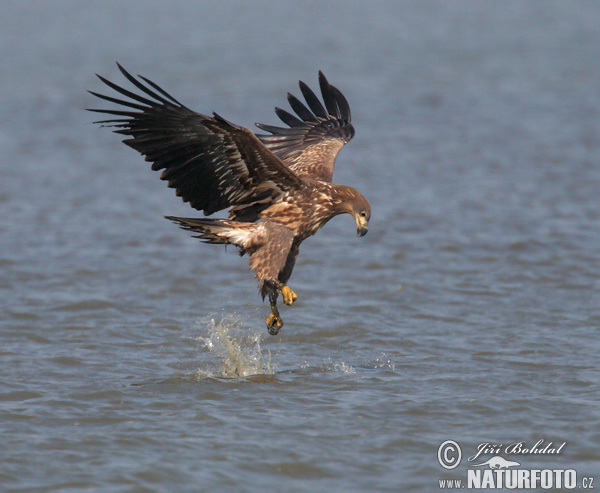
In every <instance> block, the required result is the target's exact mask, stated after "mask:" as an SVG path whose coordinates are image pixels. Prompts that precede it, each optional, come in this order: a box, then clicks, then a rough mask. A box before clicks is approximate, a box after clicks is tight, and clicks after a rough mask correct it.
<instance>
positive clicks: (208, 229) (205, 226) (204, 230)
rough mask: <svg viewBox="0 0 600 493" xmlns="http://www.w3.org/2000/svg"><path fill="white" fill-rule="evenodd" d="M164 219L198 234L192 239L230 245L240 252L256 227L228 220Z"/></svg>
mask: <svg viewBox="0 0 600 493" xmlns="http://www.w3.org/2000/svg"><path fill="white" fill-rule="evenodd" d="M165 217H166V218H167V219H169V220H171V221H173V222H174V223H177V224H179V227H181V228H183V229H186V230H188V231H194V232H196V233H200V234H198V235H195V236H194V237H195V238H200V239H201V240H204V242H205V243H220V244H223V245H228V244H232V245H236V246H238V247H240V248H241V249H242V252H243V251H244V250H245V249H246V247H247V246H248V242H249V241H250V237H251V235H252V233H254V231H255V230H256V226H257V225H256V224H255V223H246V222H239V221H230V220H228V219H200V218H194V217H173V216H165Z"/></svg>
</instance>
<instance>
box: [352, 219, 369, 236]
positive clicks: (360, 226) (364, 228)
mask: <svg viewBox="0 0 600 493" xmlns="http://www.w3.org/2000/svg"><path fill="white" fill-rule="evenodd" d="M355 219H356V235H357V236H365V235H366V234H367V232H368V231H369V221H367V218H366V217H362V216H358V215H357V216H355Z"/></svg>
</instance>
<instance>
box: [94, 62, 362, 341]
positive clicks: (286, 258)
mask: <svg viewBox="0 0 600 493" xmlns="http://www.w3.org/2000/svg"><path fill="white" fill-rule="evenodd" d="M117 66H118V68H119V70H120V71H121V73H122V74H123V76H124V77H125V78H126V79H127V80H128V81H129V82H130V83H131V84H132V85H133V86H134V87H135V88H136V89H137V90H136V91H134V90H129V89H125V88H124V87H121V86H119V85H117V84H115V83H113V82H111V81H109V80H108V79H106V78H104V77H102V76H101V75H98V74H96V75H97V76H98V78H99V79H100V80H101V81H102V82H103V83H104V84H106V85H107V86H108V87H109V88H111V89H112V90H114V91H116V92H117V93H119V94H120V95H121V96H125V98H127V100H125V99H120V98H117V97H113V96H108V95H105V94H100V93H97V92H94V91H89V92H90V93H91V94H93V95H94V96H96V97H98V98H101V99H102V100H105V101H109V102H111V103H115V104H117V105H120V106H119V107H118V108H117V109H97V108H93V109H91V108H90V109H89V111H94V112H98V113H104V114H108V115H111V117H110V119H108V120H100V121H96V122H94V123H97V124H100V125H101V126H106V127H112V128H114V129H115V130H113V131H114V132H115V133H117V134H122V135H126V136H127V137H128V138H127V139H125V140H123V142H124V143H125V144H127V145H128V146H129V147H132V148H133V149H135V150H136V151H138V152H140V153H141V154H142V155H143V156H145V160H146V161H148V162H150V163H152V169H153V170H157V171H158V170H162V174H161V175H160V178H161V179H162V180H165V181H166V182H167V184H168V186H169V187H170V188H174V189H175V192H176V194H177V195H178V196H179V197H181V198H182V200H183V201H184V202H189V204H190V205H191V207H193V208H194V209H197V210H198V211H202V212H203V213H204V216H210V215H211V214H213V213H215V212H218V211H221V210H223V209H228V212H229V217H228V219H216V218H207V217H203V218H199V217H196V218H190V217H172V216H166V218H167V219H169V220H171V221H173V222H175V223H176V224H178V225H179V226H180V227H181V228H183V229H186V230H189V231H192V232H194V233H197V235H195V237H196V238H200V239H201V240H204V242H206V243H216V244H225V245H227V244H231V245H235V246H236V247H237V248H239V253H240V255H244V254H247V255H248V256H249V259H250V270H254V271H255V273H256V275H255V277H256V279H257V280H258V282H259V290H260V293H261V295H262V298H263V300H264V299H265V297H266V296H268V297H269V302H270V306H271V313H270V315H269V316H268V318H267V319H266V324H267V329H268V331H269V333H270V334H271V335H275V334H277V333H278V332H279V330H280V329H281V327H282V326H283V320H282V318H281V315H280V314H279V310H278V308H277V299H278V296H279V295H280V294H281V296H282V298H283V302H284V303H285V304H287V305H292V304H293V303H294V302H295V301H296V300H297V298H298V296H297V295H296V293H294V291H292V289H291V288H290V287H289V286H288V285H287V282H288V280H289V278H290V276H291V274H292V270H293V268H294V264H295V263H296V258H297V257H298V251H299V247H300V244H301V243H302V241H303V240H305V239H306V238H308V237H309V236H312V235H314V234H315V233H316V232H317V231H319V229H321V228H322V227H323V226H324V225H325V223H327V222H328V221H329V220H330V219H331V218H333V217H334V216H337V215H338V214H344V213H346V214H351V215H352V216H353V217H354V220H355V223H356V228H357V235H358V236H364V235H365V234H366V233H367V231H368V224H369V219H370V218H371V206H370V205H369V202H368V201H367V199H365V197H364V196H363V195H362V194H361V193H360V192H358V191H357V190H356V189H354V188H352V187H349V186H345V185H337V184H334V183H332V177H333V168H334V164H335V160H336V157H337V154H338V152H339V151H340V149H341V148H342V147H343V146H344V144H346V143H347V142H349V141H350V140H351V139H352V137H353V136H354V127H353V126H352V123H351V121H350V120H351V119H350V107H349V105H348V102H347V100H346V98H345V97H344V96H343V94H342V93H341V92H340V91H339V90H338V89H337V88H336V87H334V86H333V85H331V84H330V83H329V82H328V81H327V79H326V78H325V75H323V73H322V72H321V71H319V87H320V89H321V95H322V99H323V102H321V101H320V100H319V98H318V97H317V96H316V95H315V93H314V92H313V91H312V90H311V89H310V88H309V87H308V86H307V85H306V84H305V83H304V82H302V81H300V82H299V86H300V91H301V92H302V95H303V96H304V100H305V101H306V104H304V103H303V102H301V101H300V99H298V98H297V97H295V96H293V95H292V94H290V93H288V95H287V99H288V101H289V104H290V106H291V108H292V110H293V111H294V112H295V115H294V114H292V113H290V112H288V111H286V110H283V109H281V108H278V107H276V108H275V113H276V114H277V116H278V117H279V118H280V119H281V121H282V122H283V123H284V124H285V125H287V127H278V126H272V125H265V124H262V123H256V126H257V127H258V128H259V129H261V130H263V131H265V132H267V133H266V134H255V133H253V132H252V131H251V130H249V129H247V128H245V127H242V126H239V125H236V124H234V123H232V122H230V121H227V120H226V119H225V118H223V117H222V116H220V115H218V114H217V113H214V112H213V114H212V116H208V115H204V114H201V113H197V112H195V111H193V110H191V109H189V108H188V107H186V106H185V105H183V104H182V103H180V102H179V101H177V100H176V99H175V98H174V97H173V96H171V95H170V94H168V93H167V92H166V91H164V90H163V89H162V88H161V87H159V86H158V85H157V84H155V83H154V82H152V81H151V80H149V79H147V78H145V77H143V76H141V75H138V76H137V78H136V77H134V76H132V75H131V74H130V73H129V72H127V71H126V70H125V69H124V68H123V67H122V66H121V65H120V64H119V63H117ZM132 89H133V88H132Z"/></svg>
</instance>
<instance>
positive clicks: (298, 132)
mask: <svg viewBox="0 0 600 493" xmlns="http://www.w3.org/2000/svg"><path fill="white" fill-rule="evenodd" d="M319 86H320V87H321V94H322V95H323V102H324V103H325V107H323V104H321V102H320V101H319V98H317V96H316V95H315V93H314V92H313V91H312V90H311V89H310V88H309V87H308V86H307V85H306V84H305V83H304V82H302V81H300V90H301V91H302V95H303V96H304V99H305V100H306V103H307V104H308V108H307V107H306V106H305V105H304V104H303V103H302V102H301V101H300V100H299V99H298V98H296V97H295V96H293V95H292V94H289V93H288V101H289V103H290V106H291V107H292V109H293V110H294V111H295V113H296V114H297V115H298V117H296V116H294V115H292V114H291V113H288V112H287V111H285V110H282V109H281V108H275V113H277V116H278V117H279V118H280V119H281V121H283V123H285V124H286V125H288V126H289V128H283V127H275V126H272V125H265V124H263V123H257V124H256V126H257V127H258V128H260V129H262V130H266V131H267V132H270V133H271V134H272V135H258V138H259V139H260V140H261V142H262V143H263V144H265V145H266V146H267V147H268V148H269V149H270V150H271V151H273V152H274V153H275V154H276V155H277V156H279V157H280V158H281V159H282V160H283V161H284V162H285V164H287V165H288V166H289V167H290V169H291V170H292V171H294V173H296V174H297V175H298V176H301V177H304V178H315V179H318V180H324V181H329V182H330V181H331V178H332V176H333V167H334V165H335V158H336V156H337V154H338V152H339V151H340V149H341V148H342V147H343V145H344V144H346V143H347V142H349V141H350V139H352V137H354V127H353V126H352V124H351V123H350V106H348V102H347V101H346V98H345V97H344V95H343V94H342V93H341V92H340V91H339V90H338V89H337V88H336V87H334V86H332V85H331V84H330V83H329V82H327V79H326V78H325V76H324V75H323V72H320V71H319Z"/></svg>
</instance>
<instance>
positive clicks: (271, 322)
mask: <svg viewBox="0 0 600 493" xmlns="http://www.w3.org/2000/svg"><path fill="white" fill-rule="evenodd" d="M265 322H267V329H268V330H269V334H271V335H272V336H274V335H276V334H277V333H278V332H279V329H281V327H283V320H282V319H281V317H280V316H279V314H277V315H275V314H274V313H271V315H269V316H268V317H267V320H265Z"/></svg>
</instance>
